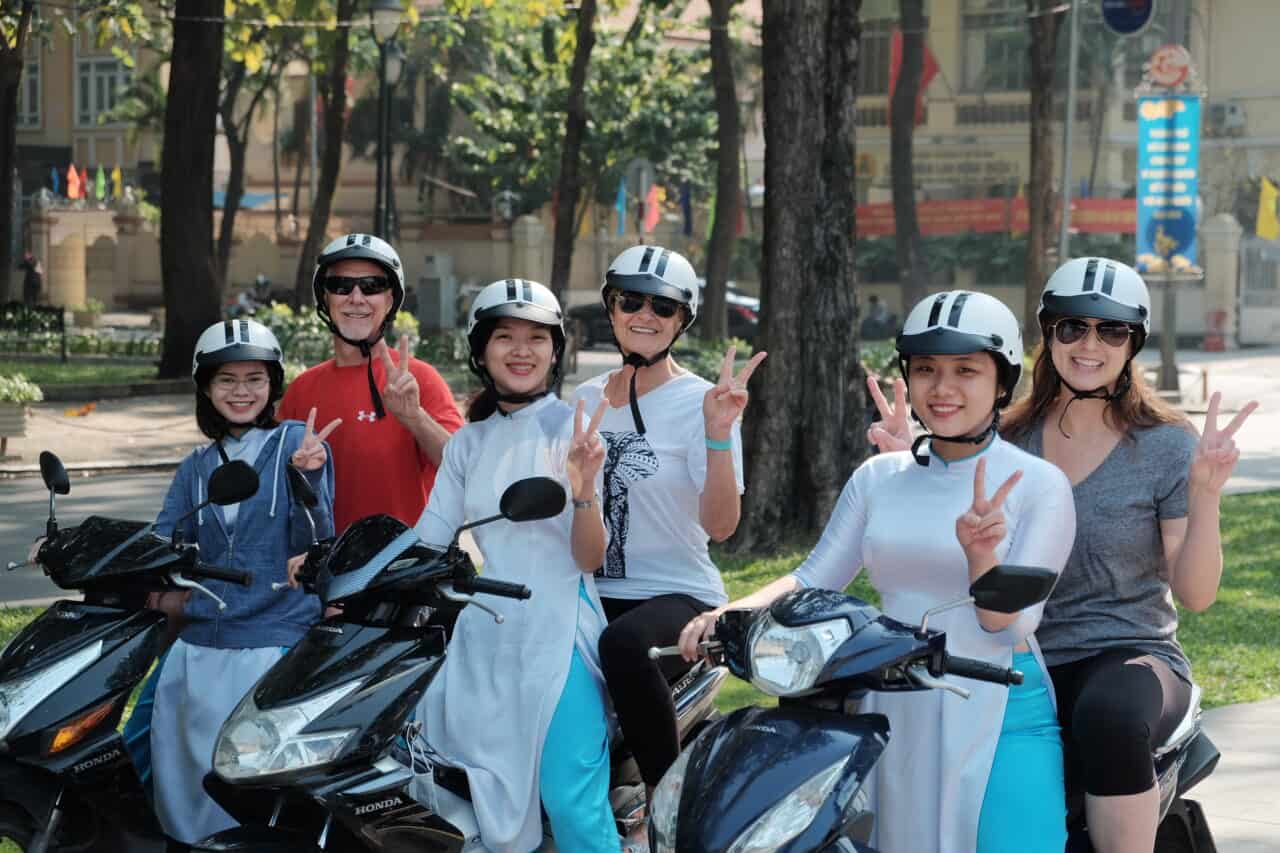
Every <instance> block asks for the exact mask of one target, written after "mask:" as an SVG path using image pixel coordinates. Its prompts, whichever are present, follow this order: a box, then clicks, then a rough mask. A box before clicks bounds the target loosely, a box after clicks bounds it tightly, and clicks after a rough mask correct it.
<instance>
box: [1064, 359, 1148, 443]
mask: <svg viewBox="0 0 1280 853" xmlns="http://www.w3.org/2000/svg"><path fill="white" fill-rule="evenodd" d="M1132 363H1133V357H1132V356H1130V357H1129V358H1128V359H1127V360H1126V361H1125V363H1124V367H1123V368H1121V369H1120V378H1119V379H1117V380H1116V387H1115V390H1114V391H1108V390H1107V386H1105V385H1099V386H1098V387H1097V388H1092V389H1090V390H1088V391H1082V390H1080V389H1079V388H1077V387H1075V386H1074V385H1072V384H1071V383H1070V382H1068V381H1067V380H1066V378H1065V377H1063V375H1062V374H1061V373H1058V371H1057V370H1055V371H1054V373H1058V381H1059V382H1061V383H1062V384H1063V385H1065V386H1066V387H1067V390H1068V391H1070V392H1071V399H1070V400H1068V401H1067V404H1066V405H1065V406H1063V407H1062V414H1060V415H1058V432H1060V433H1062V435H1063V437H1064V438H1071V436H1070V435H1069V434H1068V433H1067V431H1066V430H1065V429H1064V428H1063V426H1062V422H1063V420H1064V419H1065V418H1066V417H1067V410H1068V409H1070V408H1071V404H1072V403H1074V402H1075V401H1076V400H1105V401H1106V403H1107V405H1111V403H1113V402H1115V401H1116V400H1119V399H1120V398H1121V397H1123V396H1124V395H1125V394H1126V393H1128V391H1129V386H1130V385H1132V384H1133V379H1132V377H1131V376H1130V373H1129V371H1130V367H1129V365H1131V364H1132Z"/></svg>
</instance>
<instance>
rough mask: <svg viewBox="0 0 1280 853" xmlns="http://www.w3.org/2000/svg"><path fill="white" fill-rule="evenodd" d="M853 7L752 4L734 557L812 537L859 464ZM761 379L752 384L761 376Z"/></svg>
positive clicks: (857, 29)
mask: <svg viewBox="0 0 1280 853" xmlns="http://www.w3.org/2000/svg"><path fill="white" fill-rule="evenodd" d="M860 6H861V3H860V2H859V0H765V2H764V26H763V30H762V32H763V55H764V117H765V118H764V130H765V207H764V247H765V248H764V267H763V276H762V278H763V282H762V284H763V294H762V306H763V307H762V312H761V323H760V337H761V340H762V341H763V342H764V346H763V347H761V348H762V349H766V350H768V352H769V358H768V359H767V360H766V361H765V362H764V364H763V365H762V366H761V370H760V371H759V372H758V374H757V376H756V379H755V381H754V382H753V384H752V389H753V393H752V396H753V399H752V401H751V405H750V407H748V409H747V415H746V424H745V437H744V440H745V444H746V447H747V451H748V457H747V472H746V473H747V478H746V479H747V482H748V483H749V484H750V488H748V489H747V493H746V497H745V499H744V504H743V518H742V524H741V525H740V526H739V527H738V532H737V534H736V535H735V537H734V540H733V547H734V548H735V549H737V550H750V551H763V550H767V549H771V548H774V547H777V546H778V545H779V544H781V543H782V542H783V541H785V540H786V539H787V538H789V537H790V536H792V535H794V534H805V535H812V534H814V533H815V532H817V531H818V530H820V529H821V527H822V525H823V524H825V523H826V520H827V518H828V517H829V515H830V514H831V510H832V508H833V507H834V506H835V502H836V499H837V498H838V497H839V494H840V490H841V488H843V486H844V484H845V481H846V480H847V479H848V476H849V473H850V472H851V471H852V470H853V468H854V466H855V465H856V464H857V463H858V462H859V461H860V460H861V459H862V457H863V456H864V455H865V454H866V439H865V436H864V432H865V426H866V425H865V423H864V417H863V409H864V401H863V393H862V385H861V376H860V370H859V368H858V360H857V349H858V342H857V327H856V325H855V324H854V303H855V296H856V294H855V274H854V211H855V204H856V199H855V198H854V194H853V186H854V131H855V127H854V114H855V107H854V93H855V85H854V84H855V82H856V80H857V72H858V46H859V39H860V37H861V34H862V27H861V25H860V24H859V22H858V12H859V8H860ZM761 374H763V375H761Z"/></svg>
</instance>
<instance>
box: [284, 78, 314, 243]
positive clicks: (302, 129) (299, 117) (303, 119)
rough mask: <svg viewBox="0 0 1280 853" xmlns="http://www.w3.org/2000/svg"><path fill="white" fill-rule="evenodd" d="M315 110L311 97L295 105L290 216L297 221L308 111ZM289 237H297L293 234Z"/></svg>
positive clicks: (308, 132)
mask: <svg viewBox="0 0 1280 853" xmlns="http://www.w3.org/2000/svg"><path fill="white" fill-rule="evenodd" d="M308 73H310V72H308ZM302 104H306V105H307V109H306V110H304V109H300V105H302ZM313 109H315V104H312V103H311V98H309V97H306V98H303V99H302V100H300V101H297V102H295V103H294V105H293V135H294V139H295V140H297V143H298V150H297V152H296V155H297V158H298V159H297V160H296V161H294V162H295V165H296V166H297V168H295V169H294V170H293V195H292V196H291V197H290V198H289V205H290V206H289V214H290V215H291V216H293V217H294V218H295V219H296V218H297V217H298V214H299V213H300V212H301V208H300V207H299V205H300V204H301V203H302V201H301V199H302V169H303V164H305V163H306V162H307V149H309V148H310V146H311V113H310V112H308V110H313ZM289 236H291V237H292V236H296V235H293V234H291V235H289Z"/></svg>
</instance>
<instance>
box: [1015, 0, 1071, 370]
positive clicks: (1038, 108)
mask: <svg viewBox="0 0 1280 853" xmlns="http://www.w3.org/2000/svg"><path fill="white" fill-rule="evenodd" d="M1056 5H1057V2H1056V0H1027V13H1028V26H1029V27H1030V28H1031V44H1030V47H1029V48H1028V52H1029V59H1030V62H1031V155H1030V156H1031V181H1030V186H1029V187H1028V189H1027V214H1028V217H1029V222H1028V225H1027V229H1028V231H1027V277H1026V281H1025V282H1024V288H1025V290H1024V298H1023V312H1022V328H1023V339H1022V342H1023V344H1024V345H1025V346H1026V347H1027V348H1028V349H1030V348H1031V347H1034V346H1035V345H1036V344H1037V343H1039V342H1040V326H1039V324H1038V323H1037V322H1036V311H1037V309H1039V307H1040V289H1041V288H1042V287H1044V283H1045V280H1046V279H1048V277H1049V270H1048V263H1047V261H1048V259H1047V257H1046V251H1047V249H1048V248H1049V245H1050V244H1051V242H1052V238H1053V233H1052V232H1053V222H1054V199H1055V197H1056V193H1055V192H1054V189H1053V139H1052V131H1053V65H1054V63H1053V55H1054V52H1055V51H1056V50H1057V46H1058V30H1059V28H1060V24H1061V23H1062V15H1061V14H1060V13H1058V12H1055V11H1053V9H1054V7H1055V6H1056Z"/></svg>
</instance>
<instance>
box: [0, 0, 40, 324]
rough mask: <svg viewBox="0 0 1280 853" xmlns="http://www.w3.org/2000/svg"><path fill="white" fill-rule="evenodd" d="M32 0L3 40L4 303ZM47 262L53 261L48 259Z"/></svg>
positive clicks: (0, 257) (0, 245)
mask: <svg viewBox="0 0 1280 853" xmlns="http://www.w3.org/2000/svg"><path fill="white" fill-rule="evenodd" d="M31 5H32V4H31V3H30V0H27V2H24V3H23V4H22V10H21V11H20V12H19V14H18V24H17V27H16V29H15V31H14V33H13V34H12V35H11V36H10V38H12V39H13V45H12V46H9V43H8V42H7V41H4V42H0V302H8V301H9V300H10V299H11V298H12V296H11V291H10V289H9V284H10V279H11V278H12V274H13V269H14V263H13V243H12V241H11V240H10V239H9V238H10V235H11V234H12V233H13V208H14V206H15V205H14V198H13V175H14V170H15V169H17V167H18V92H19V87H20V86H21V85H22V63H23V57H24V55H25V53H26V48H27V38H28V37H29V36H30V32H31ZM44 262H45V263H46V264H47V263H49V259H48V258H45V259H44Z"/></svg>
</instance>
